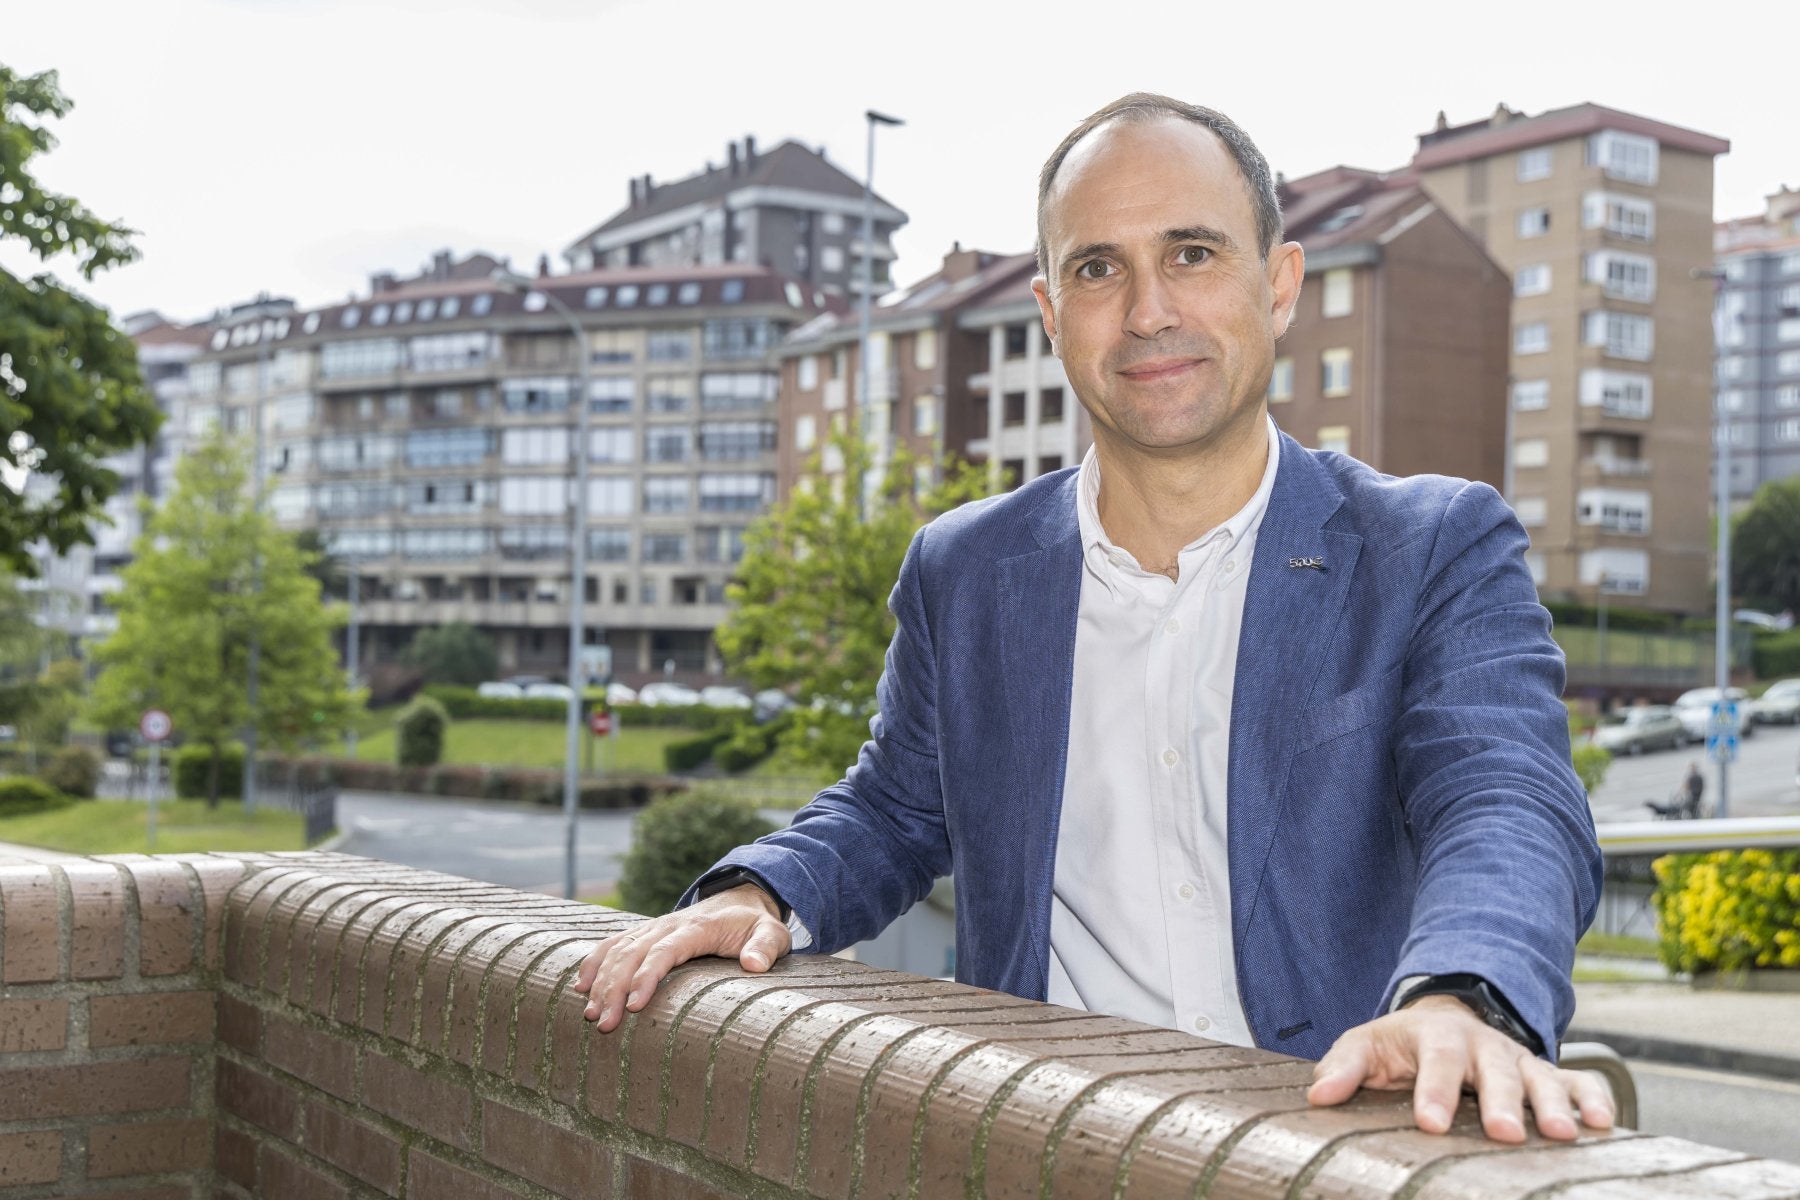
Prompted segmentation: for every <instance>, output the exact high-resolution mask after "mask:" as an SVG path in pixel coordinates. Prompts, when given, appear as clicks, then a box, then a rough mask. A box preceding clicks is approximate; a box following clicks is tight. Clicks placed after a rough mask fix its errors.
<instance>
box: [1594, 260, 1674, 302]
mask: <svg viewBox="0 0 1800 1200" xmlns="http://www.w3.org/2000/svg"><path fill="white" fill-rule="evenodd" d="M1583 263H1584V270H1583V278H1584V279H1585V281H1586V282H1588V283H1597V284H1599V285H1600V287H1601V289H1602V290H1604V291H1605V292H1606V294H1607V295H1608V296H1613V297H1616V298H1618V299H1620V300H1638V301H1642V302H1643V303H1645V304H1648V303H1649V302H1650V301H1652V300H1654V299H1656V260H1655V259H1654V258H1651V257H1650V256H1649V255H1648V254H1632V253H1629V252H1627V251H1624V250H1596V251H1594V252H1593V253H1592V254H1589V255H1588V256H1587V257H1586V258H1585V259H1584V260H1583Z"/></svg>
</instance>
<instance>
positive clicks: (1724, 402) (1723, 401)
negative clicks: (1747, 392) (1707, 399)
mask: <svg viewBox="0 0 1800 1200" xmlns="http://www.w3.org/2000/svg"><path fill="white" fill-rule="evenodd" d="M1744 399H1745V396H1744V389H1743V388H1726V389H1725V390H1724V391H1722V392H1720V393H1719V398H1718V400H1717V401H1715V402H1714V404H1715V407H1717V408H1720V409H1723V410H1724V411H1726V412H1740V411H1742V410H1743V407H1744Z"/></svg>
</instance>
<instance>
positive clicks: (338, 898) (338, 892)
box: [271, 880, 369, 1008]
mask: <svg viewBox="0 0 1800 1200" xmlns="http://www.w3.org/2000/svg"><path fill="white" fill-rule="evenodd" d="M368 890H369V888H368V885H367V884H366V883H363V882H361V881H354V882H353V881H349V880H341V881H339V882H337V883H334V884H332V885H331V886H330V887H329V888H326V889H325V890H324V891H322V892H320V893H318V894H317V895H315V896H314V897H313V898H312V899H311V900H310V901H309V902H308V903H307V906H306V908H305V909H303V910H302V911H301V912H300V913H298V914H297V915H296V916H295V917H294V924H293V926H292V928H290V929H289V930H288V936H287V974H286V978H287V985H286V987H285V989H284V991H283V994H284V995H286V996H287V998H288V1000H289V1001H291V1002H292V1003H294V1004H297V1005H299V1006H300V1007H302V1008H306V1007H309V1004H308V998H309V997H310V996H311V995H312V984H313V979H312V974H313V966H314V963H315V961H316V960H317V958H318V940H319V929H320V925H321V924H322V922H323V921H324V920H325V919H326V918H327V917H329V916H330V914H331V913H333V912H335V911H337V910H338V909H339V908H341V907H343V906H344V905H346V904H349V903H352V902H353V901H354V900H355V899H356V897H358V896H362V895H366V894H368ZM271 969H273V964H271Z"/></svg>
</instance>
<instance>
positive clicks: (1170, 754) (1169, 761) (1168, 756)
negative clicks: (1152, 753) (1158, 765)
mask: <svg viewBox="0 0 1800 1200" xmlns="http://www.w3.org/2000/svg"><path fill="white" fill-rule="evenodd" d="M1180 761H1181V755H1179V754H1177V753H1175V752H1174V751H1173V750H1164V751H1163V766H1165V767H1172V766H1174V765H1175V764H1176V763H1178V762H1180Z"/></svg>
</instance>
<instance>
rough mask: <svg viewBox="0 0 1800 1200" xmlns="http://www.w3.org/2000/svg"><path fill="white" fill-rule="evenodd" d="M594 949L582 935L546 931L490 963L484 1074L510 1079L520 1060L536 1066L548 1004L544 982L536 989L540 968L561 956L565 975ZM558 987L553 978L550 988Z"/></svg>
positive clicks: (485, 985)
mask: <svg viewBox="0 0 1800 1200" xmlns="http://www.w3.org/2000/svg"><path fill="white" fill-rule="evenodd" d="M590 944H591V941H590V940H589V939H588V938H586V937H584V936H583V935H582V934H581V933H579V932H571V931H569V930H554V929H546V930H540V931H538V932H535V933H533V934H531V935H530V936H529V937H527V938H525V939H523V940H521V941H518V942H515V943H513V944H512V945H511V946H509V947H508V948H507V949H506V950H505V951H503V952H502V953H501V954H500V955H499V956H497V957H496V958H494V959H493V960H492V961H491V962H490V963H489V965H488V969H487V978H486V981H485V982H484V983H483V984H482V1001H481V1010H480V1011H481V1023H482V1028H481V1067H482V1069H483V1070H485V1071H487V1072H488V1073H490V1074H493V1075H508V1074H510V1072H511V1071H512V1060H513V1058H514V1056H515V1055H517V1056H518V1057H520V1058H523V1059H528V1060H531V1061H532V1062H533V1063H535V1061H536V1059H537V1058H538V1056H539V1055H540V1054H542V1053H543V1049H544V1003H545V997H544V987H545V985H544V983H543V982H542V981H539V983H538V986H537V987H536V988H535V989H533V987H532V986H531V984H532V982H533V980H534V977H535V973H536V971H535V969H536V966H537V964H538V962H539V961H540V960H541V959H543V958H544V957H545V956H547V955H552V954H556V953H557V952H558V951H559V950H560V951H561V952H562V957H561V958H560V959H559V960H558V965H559V971H558V974H560V973H561V969H566V968H567V967H568V966H569V964H570V963H571V962H579V961H580V957H579V956H580V955H581V954H583V953H585V952H586V949H587V947H588V946H589V945H590ZM571 955H573V957H571ZM555 983H556V977H555V976H554V975H553V976H552V977H551V979H550V981H549V984H548V986H550V987H554V986H555ZM515 1039H516V1041H515ZM533 1074H535V1071H534V1072H533Z"/></svg>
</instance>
